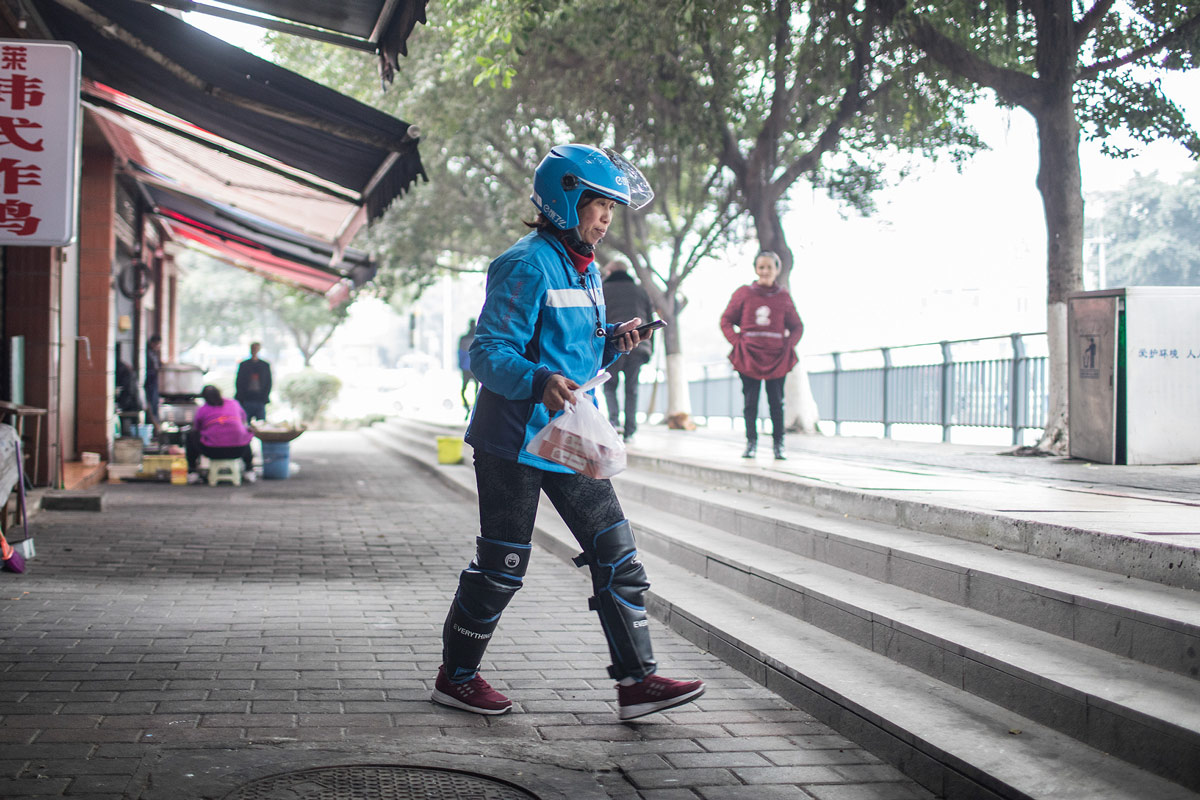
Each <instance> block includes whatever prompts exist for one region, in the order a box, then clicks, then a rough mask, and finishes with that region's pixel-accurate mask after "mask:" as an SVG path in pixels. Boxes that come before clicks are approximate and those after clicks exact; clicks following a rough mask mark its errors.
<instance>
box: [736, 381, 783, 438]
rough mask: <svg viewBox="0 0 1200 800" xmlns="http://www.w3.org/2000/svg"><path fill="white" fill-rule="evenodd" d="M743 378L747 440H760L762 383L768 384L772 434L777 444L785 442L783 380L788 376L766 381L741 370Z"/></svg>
mask: <svg viewBox="0 0 1200 800" xmlns="http://www.w3.org/2000/svg"><path fill="white" fill-rule="evenodd" d="M738 375H739V376H740V377H741V379H742V399H743V400H744V401H745V404H746V405H745V409H744V411H743V413H744V415H745V417H746V441H747V442H757V441H758V392H759V386H760V384H764V383H765V384H766V385H767V408H769V409H770V411H771V434H772V436H773V438H774V440H775V443H776V444H782V442H783V382H784V381H785V380H786V378H772V379H771V380H769V381H764V380H761V379H759V378H748V377H746V376H745V375H742V374H741V373H740V372H739V373H738Z"/></svg>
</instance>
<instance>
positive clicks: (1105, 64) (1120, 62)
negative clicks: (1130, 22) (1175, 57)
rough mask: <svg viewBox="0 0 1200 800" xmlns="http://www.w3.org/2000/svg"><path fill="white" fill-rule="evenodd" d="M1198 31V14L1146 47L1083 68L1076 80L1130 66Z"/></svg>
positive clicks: (1089, 78)
mask: <svg viewBox="0 0 1200 800" xmlns="http://www.w3.org/2000/svg"><path fill="white" fill-rule="evenodd" d="M1197 30H1200V13H1198V14H1196V15H1195V16H1193V17H1192V18H1191V19H1189V20H1187V21H1186V22H1184V23H1183V24H1182V25H1180V26H1179V27H1177V28H1174V29H1172V30H1169V31H1167V32H1166V33H1164V34H1163V35H1162V36H1160V37H1158V38H1157V39H1155V40H1154V41H1153V42H1150V43H1149V44H1147V45H1143V46H1142V47H1139V48H1136V49H1135V50H1131V51H1130V52H1128V53H1126V54H1125V55H1123V56H1116V57H1114V58H1109V59H1106V60H1104V61H1097V62H1096V63H1095V64H1092V65H1091V66H1087V67H1084V68H1082V69H1080V70H1079V73H1078V77H1077V78H1076V80H1081V81H1087V80H1092V79H1093V78H1095V77H1097V76H1098V75H1099V74H1100V73H1101V72H1109V71H1110V70H1114V69H1117V68H1119V67H1123V66H1125V65H1126V64H1132V63H1133V62H1135V61H1138V60H1139V59H1142V58H1145V57H1146V56H1148V55H1151V54H1152V53H1156V52H1158V51H1159V50H1164V49H1166V48H1168V47H1170V46H1171V44H1172V43H1174V42H1175V40H1176V39H1183V38H1185V37H1187V36H1190V35H1191V34H1192V33H1194V32H1196V31H1197Z"/></svg>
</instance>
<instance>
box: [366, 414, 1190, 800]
mask: <svg viewBox="0 0 1200 800" xmlns="http://www.w3.org/2000/svg"><path fill="white" fill-rule="evenodd" d="M429 434H430V431H429V430H428V429H422V428H420V427H414V426H412V425H410V424H408V423H389V424H387V425H383V426H376V428H374V429H372V430H371V431H370V432H369V433H368V435H369V436H370V437H371V438H372V439H373V440H374V441H376V442H377V443H378V444H380V445H381V446H384V447H387V448H389V449H391V450H393V451H395V452H397V453H399V454H402V455H404V456H405V457H408V458H411V459H414V460H416V461H418V462H419V463H421V464H423V465H425V466H427V467H428V468H430V469H432V470H435V471H436V472H437V474H439V475H441V476H442V477H443V479H444V480H446V481H447V482H448V483H449V484H451V485H453V486H456V487H457V488H458V489H460V490H461V491H462V492H463V493H464V494H469V495H473V493H474V479H473V474H472V471H471V470H470V468H469V467H466V466H453V467H439V466H438V465H437V464H436V445H435V438H434V436H431V435H429ZM468 463H469V459H468ZM619 480H620V482H621V484H622V485H621V488H620V492H621V495H622V501H623V504H625V506H626V511H627V514H628V515H629V516H630V518H631V519H632V520H633V521H634V524H635V528H636V529H637V530H638V535H639V540H640V542H641V557H642V558H643V560H644V561H645V562H646V564H647V569H648V571H649V573H650V576H651V580H652V582H653V586H652V588H651V593H650V597H649V598H648V602H649V604H650V606H651V610H652V611H653V612H654V615H655V617H656V618H659V619H662V620H663V621H664V622H666V624H668V625H669V626H670V627H672V628H673V629H675V630H677V631H679V632H680V633H682V634H683V635H685V636H687V637H688V638H690V639H692V640H693V641H695V642H696V643H697V644H699V645H701V646H703V647H706V648H708V649H710V650H711V651H713V652H714V653H715V654H717V655H718V656H720V657H721V658H723V659H724V660H725V661H726V662H728V663H730V664H732V665H734V666H736V667H738V668H739V669H741V670H742V671H743V672H745V673H746V674H748V675H751V676H752V677H754V678H755V679H756V680H758V681H759V682H761V683H763V684H764V685H766V686H768V687H769V688H771V689H773V690H774V691H776V692H778V693H779V694H781V695H782V696H784V697H785V698H787V699H789V700H790V701H792V702H794V703H795V704H796V705H797V706H799V707H801V708H803V709H805V710H806V711H808V712H810V713H812V714H814V716H816V717H818V718H819V719H821V720H822V721H823V722H826V723H827V724H829V725H831V726H832V727H834V728H836V729H837V730H839V731H840V732H842V733H843V734H845V735H847V736H849V737H851V738H853V739H855V740H856V741H859V742H860V743H862V744H863V745H864V746H866V747H868V748H869V749H870V750H871V751H872V752H875V753H876V754H877V755H879V756H881V757H883V758H886V759H888V760H890V761H891V762H892V763H894V764H896V765H898V766H899V767H900V768H901V769H903V770H904V771H905V772H906V773H907V774H909V775H910V776H911V777H913V778H914V779H916V780H918V781H919V782H921V783H922V784H923V785H925V786H926V787H928V788H929V789H930V790H931V791H934V792H937V793H938V794H941V795H944V796H945V797H949V798H958V797H963V798H966V797H970V798H976V797H1005V798H1009V797H1012V798H1017V797H1020V798H1100V799H1102V800H1105V799H1107V798H1113V799H1114V800H1115V799H1116V798H1149V797H1155V798H1159V797H1162V798H1196V797H1197V795H1196V794H1195V793H1194V792H1192V791H1190V790H1189V789H1187V788H1185V787H1184V786H1181V785H1179V784H1178V783H1174V782H1171V781H1168V780H1165V779H1163V778H1162V777H1160V776H1158V775H1154V774H1151V773H1150V772H1148V771H1147V770H1145V769H1141V768H1139V767H1136V766H1132V765H1131V764H1129V763H1127V762H1125V761H1123V760H1121V759H1119V758H1116V757H1114V756H1113V755H1108V754H1105V753H1104V752H1102V751H1101V750H1100V749H1098V748H1096V747H1092V746H1089V745H1088V744H1085V743H1083V742H1082V741H1080V740H1079V739H1076V738H1074V737H1072V736H1069V735H1067V734H1066V733H1063V732H1062V731H1060V730H1057V729H1056V727H1065V728H1068V729H1070V730H1072V731H1073V732H1081V733H1082V735H1083V736H1092V737H1093V738H1096V739H1099V740H1101V742H1103V741H1108V740H1112V741H1115V742H1116V744H1117V745H1118V746H1120V747H1124V748H1125V749H1128V750H1130V751H1131V752H1130V754H1129V755H1130V757H1131V758H1133V759H1134V760H1138V759H1140V760H1141V761H1148V762H1165V764H1166V770H1167V771H1168V773H1169V774H1171V775H1172V777H1173V778H1175V779H1176V780H1178V781H1180V782H1181V783H1185V784H1188V785H1192V786H1194V785H1195V781H1194V777H1195V776H1194V775H1192V774H1190V772H1194V771H1195V770H1196V766H1195V765H1197V764H1200V759H1197V758H1196V757H1195V754H1194V752H1193V750H1194V747H1195V742H1194V737H1195V733H1196V728H1197V720H1196V715H1195V713H1194V709H1195V702H1194V701H1192V700H1191V697H1192V696H1193V695H1194V694H1195V692H1194V689H1195V683H1194V681H1192V680H1190V679H1189V678H1187V677H1184V676H1182V675H1179V674H1171V673H1167V672H1165V671H1162V670H1158V669H1154V668H1152V667H1146V666H1144V665H1141V664H1137V663H1135V662H1133V661H1132V660H1129V659H1119V658H1117V657H1114V656H1112V655H1109V654H1106V653H1102V652H1100V651H1098V650H1096V649H1095V648H1092V647H1089V646H1086V645H1082V644H1079V643H1078V642H1070V641H1067V642H1063V640H1061V639H1059V638H1058V637H1055V636H1051V635H1049V634H1047V633H1044V632H1041V631H1037V630H1030V629H1027V628H1023V627H1022V626H1020V625H1017V624H1015V623H1013V622H1007V621H1004V620H997V619H992V618H989V617H988V616H987V615H986V614H984V613H982V612H980V611H979V610H976V609H972V608H970V607H968V606H967V605H956V604H954V603H953V602H951V601H949V600H945V599H941V598H936V597H926V596H922V595H921V594H919V593H918V592H916V591H914V590H913V589H909V588H904V587H900V586H891V585H888V584H887V583H885V582H884V581H882V580H879V579H877V578H873V577H871V576H870V575H867V574H865V572H866V571H864V572H856V571H843V570H842V569H841V568H839V569H834V568H833V567H831V566H829V565H827V564H821V563H817V562H815V561H814V560H813V559H812V558H809V557H808V556H804V555H801V554H799V553H796V552H794V549H795V548H793V549H789V550H785V549H783V548H781V547H778V546H777V545H778V544H779V540H783V541H785V542H789V541H792V540H798V539H799V538H801V537H799V536H798V535H797V534H796V533H795V532H794V531H792V530H787V529H784V530H783V531H782V532H781V531H779V530H776V532H775V533H774V534H767V533H764V532H763V530H758V531H753V530H749V529H751V528H755V527H756V526H757V523H754V524H752V523H751V522H750V520H751V519H752V518H753V517H754V516H755V515H758V516H760V517H761V516H766V517H768V518H769V517H770V516H772V515H773V513H774V510H775V509H774V506H775V505H776V504H777V503H778V501H777V500H774V499H769V498H762V497H752V496H749V495H748V494H746V493H743V496H742V497H741V500H742V503H743V506H742V507H741V508H736V507H735V508H732V509H731V508H730V505H729V504H728V503H726V502H704V501H703V500H702V499H701V498H698V497H695V496H692V497H690V498H689V497H688V495H689V494H690V493H695V492H697V491H699V492H702V493H703V494H705V495H706V496H707V495H713V494H716V493H717V491H718V490H715V489H713V488H711V487H695V486H691V487H689V486H688V482H686V481H685V482H681V481H672V480H667V479H664V478H663V477H662V476H655V475H653V474H647V473H643V472H640V471H638V470H630V471H629V472H627V473H625V474H624V475H623V476H622V477H621V478H620V479H619ZM638 484H640V485H642V486H644V487H645V489H644V491H640V490H635V489H634V486H635V485H638ZM735 494H736V493H735ZM713 499H716V498H713ZM735 499H736V498H735ZM723 500H728V498H723ZM681 503H691V504H692V505H693V506H694V508H695V509H698V511H696V513H687V514H684V513H680V511H679V510H678V507H677V506H678V505H679V504H681ZM733 505H734V506H736V505H737V504H736V503H735V504H733ZM764 505H767V506H771V508H763V506H764ZM792 510H794V509H792ZM823 517H824V519H821V520H811V519H810V520H808V521H807V523H806V524H807V525H808V528H810V529H811V532H810V533H808V534H805V535H806V536H808V537H809V538H810V539H812V540H813V541H814V542H816V541H820V540H821V539H822V537H823V540H824V542H825V544H823V545H820V546H819V547H816V546H814V549H826V550H834V551H843V552H844V554H849V555H844V556H843V558H848V559H849V560H850V561H854V560H855V559H854V558H852V557H850V556H853V555H855V554H856V553H857V555H858V558H860V559H861V558H863V556H864V555H869V554H872V553H878V552H887V551H888V548H891V549H896V547H897V545H898V544H900V542H898V541H897V540H896V539H895V537H898V536H901V535H903V536H907V537H909V538H910V539H912V538H913V537H919V536H920V535H919V534H916V533H915V532H912V531H906V532H897V531H888V530H881V531H875V534H876V535H878V536H885V535H891V536H893V540H892V541H890V542H881V541H880V540H879V539H875V540H871V541H867V542H866V543H862V544H857V545H855V544H853V541H852V540H853V537H852V535H851V534H850V533H848V532H847V531H846V530H845V529H837V530H835V531H834V532H833V533H829V532H828V531H826V532H825V533H821V531H822V530H824V529H827V528H830V527H833V528H836V527H837V526H836V525H832V526H831V525H830V524H828V523H831V522H832V523H837V522H839V520H840V521H841V522H842V523H843V525H848V524H849V522H848V521H847V520H845V519H842V518H840V517H836V516H833V515H829V514H825V515H823ZM715 518H719V519H720V521H721V524H716V525H712V524H709V523H710V522H712V521H713V520H714V519H715ZM701 520H703V521H701ZM818 522H819V523H820V524H816V523H818ZM743 528H745V529H747V530H743ZM731 530H733V531H736V532H737V534H736V535H735V534H734V533H731V532H730V531H731ZM772 537H774V538H775V540H774V541H770V542H764V541H758V540H757V539H760V538H761V539H765V540H769V539H772ZM830 537H833V538H830ZM537 541H538V544H539V545H540V546H542V547H544V548H546V549H549V550H550V551H551V552H553V553H555V554H556V555H557V556H559V557H560V558H563V559H570V558H571V557H572V556H574V555H575V554H576V553H577V550H578V548H577V545H576V543H575V542H574V539H573V537H572V536H571V534H570V533H569V532H568V531H567V530H566V529H565V526H563V525H562V523H561V521H560V520H559V519H558V516H557V514H556V513H555V512H554V510H553V509H552V508H551V507H550V506H549V505H548V504H547V505H546V507H545V509H544V511H543V513H541V514H539V519H538V532H537ZM954 544H959V545H961V544H962V543H961V542H958V543H954ZM885 545H886V546H885ZM806 546H807V545H805V546H801V547H800V549H803V547H806ZM909 549H910V550H912V551H913V552H914V553H919V554H921V555H922V557H923V558H930V557H931V556H929V555H928V553H929V551H930V550H934V549H936V548H933V547H931V546H930V545H928V544H927V545H926V546H925V549H924V552H922V551H921V550H920V548H918V547H916V544H915V543H910V545H909ZM900 552H902V553H904V552H905V551H904V550H903V548H901V550H900ZM937 555H938V557H937V559H934V560H935V561H936V560H942V561H946V559H945V558H944V557H943V556H942V554H941V553H940V551H939V552H938V554H937ZM1010 555H1011V554H1010ZM873 558H875V559H876V560H878V556H877V555H876V556H873ZM893 558H899V559H900V560H899V561H895V562H894V563H893V564H892V566H891V567H890V569H891V571H893V572H896V571H897V570H896V566H897V565H903V564H902V562H904V561H905V560H908V559H911V558H912V555H910V554H907V553H906V554H904V555H902V556H896V557H893ZM865 560H871V559H870V558H868V559H865ZM918 560H919V559H918ZM1030 560H1033V561H1036V559H1030ZM688 565H690V566H691V567H692V569H693V570H694V571H689V570H688V569H687V568H686V566H688ZM939 568H940V569H947V568H946V567H939ZM867 571H869V570H867ZM950 571H951V572H954V570H950ZM958 572H960V573H962V574H964V575H966V576H968V577H970V576H971V574H972V573H971V570H970V568H959V569H958ZM813 623H816V624H813ZM839 634H841V635H839ZM1063 644H1065V645H1067V646H1069V648H1068V649H1064V647H1063V646H1062V645H1063ZM1114 661H1115V662H1117V663H1119V664H1120V666H1121V667H1122V668H1121V669H1118V668H1116V667H1113V666H1112V663H1113V662H1114ZM1077 673H1079V674H1077ZM935 674H936V675H937V677H934V675H935ZM1148 676H1152V678H1153V679H1152V680H1151V679H1150V677H1148ZM1164 681H1165V682H1164ZM1109 682H1111V683H1114V684H1116V685H1119V686H1120V687H1122V688H1123V689H1124V690H1125V691H1124V692H1123V693H1119V694H1117V696H1112V695H1108V694H1106V693H1105V690H1106V686H1105V684H1106V683H1109ZM1144 684H1152V685H1153V691H1151V692H1149V694H1147V693H1146V692H1145V691H1144V686H1143V685H1144ZM968 689H969V690H971V691H968ZM976 691H978V692H980V694H982V695H983V696H979V695H977V694H975V693H974V692H976ZM993 701H999V702H993ZM1039 703H1042V704H1044V707H1039ZM1006 704H1011V705H1013V706H1016V707H1018V708H1020V709H1021V710H1022V711H1026V712H1028V714H1029V716H1026V714H1024V713H1020V712H1018V711H1016V710H1014V709H1013V708H1009V707H1006ZM1164 707H1166V708H1167V709H1171V708H1174V709H1176V711H1177V713H1174V714H1172V713H1170V711H1169V710H1168V711H1166V713H1164ZM1180 709H1182V710H1183V711H1182V713H1178V712H1179V710H1180ZM1042 721H1045V722H1048V723H1050V724H1042ZM1093 723H1094V724H1093ZM1114 730H1117V731H1120V738H1121V740H1120V741H1117V740H1116V739H1114V738H1113V737H1112V736H1111V734H1112V732H1113V731H1114ZM1125 739H1129V740H1132V745H1130V746H1126V744H1125ZM1151 751H1158V752H1160V754H1162V755H1155V754H1154V753H1153V752H1151ZM1139 763H1141V762H1139ZM1160 766H1162V765H1161V764H1160Z"/></svg>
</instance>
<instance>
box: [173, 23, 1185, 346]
mask: <svg viewBox="0 0 1200 800" xmlns="http://www.w3.org/2000/svg"><path fill="white" fill-rule="evenodd" d="M185 17H186V18H187V19H188V21H189V22H192V23H193V24H198V25H199V26H200V27H203V28H204V29H206V30H208V31H209V32H211V33H214V34H215V35H218V36H221V37H222V38H224V39H226V40H227V41H230V42H232V43H234V44H237V45H239V46H241V47H244V48H246V49H249V50H251V51H258V50H259V48H260V46H261V45H258V44H257V43H259V42H260V41H261V31H260V30H259V29H257V28H253V27H250V26H244V25H239V24H238V23H233V22H228V21H225V20H220V19H218V18H215V17H208V16H206V15H201V14H187V15H185ZM1163 85H1164V90H1165V91H1166V93H1167V94H1168V95H1169V96H1170V97H1172V98H1173V99H1174V100H1175V101H1176V102H1177V103H1179V104H1180V105H1181V106H1182V107H1183V108H1184V110H1185V113H1186V114H1187V116H1188V117H1189V118H1190V119H1193V120H1196V119H1200V71H1196V72H1194V73H1192V74H1191V75H1174V76H1169V77H1167V78H1165V79H1164V81H1163ZM976 124H977V126H978V127H979V129H980V132H981V134H982V135H983V138H984V140H985V141H986V142H987V143H988V145H989V146H990V147H991V150H990V151H987V152H983V153H980V154H978V155H976V156H975V157H973V158H972V159H971V160H970V161H968V162H967V164H966V165H965V166H964V167H963V169H962V171H961V173H960V172H958V171H956V169H955V168H954V167H953V166H952V165H951V164H949V163H948V162H947V163H937V164H928V163H927V164H924V165H923V166H922V167H921V168H919V169H917V170H916V171H914V173H913V174H912V175H911V176H910V177H909V178H907V179H906V180H905V181H904V182H903V183H902V184H901V185H898V186H895V187H893V188H891V189H889V190H886V191H884V192H882V193H880V194H879V195H878V196H877V204H878V211H877V213H876V214H874V215H873V216H871V217H869V218H863V217H861V216H858V215H857V214H855V213H853V212H849V211H846V210H843V209H839V208H838V207H837V206H836V205H835V204H834V203H832V202H831V201H829V200H828V199H826V198H825V197H823V196H821V195H815V194H811V193H804V192H797V193H796V194H795V195H794V196H793V198H792V209H791V212H790V214H789V215H788V217H787V219H786V222H785V227H786V230H787V233H788V241H789V244H790V246H791V247H792V249H793V251H794V253H795V256H796V270H795V272H794V273H793V277H792V281H791V287H792V294H793V297H794V298H795V301H796V305H797V308H798V309H799V311H800V314H801V317H802V318H803V319H804V321H805V337H804V341H803V342H802V344H801V348H802V350H803V351H804V352H806V353H809V354H815V353H826V352H830V351H833V350H840V351H845V350H851V349H857V348H869V347H878V346H883V345H893V346H894V345H901V344H913V343H921V342H935V341H939V340H942V339H965V338H973V337H982V336H1003V335H1007V334H1009V333H1014V332H1022V333H1027V332H1035V331H1042V330H1045V298H1046V256H1045V222H1044V218H1043V216H1042V208H1041V196H1040V195H1039V194H1038V192H1037V189H1036V187H1035V184H1034V181H1035V179H1036V176H1037V140H1036V131H1035V128H1034V125H1033V121H1032V119H1031V118H1030V117H1029V115H1028V114H1026V113H1025V112H1024V111H1019V110H1018V111H1006V110H1000V109H997V108H994V107H987V106H982V107H980V108H979V109H978V111H977V113H976ZM1081 161H1082V167H1083V180H1084V195H1085V198H1086V197H1087V196H1088V195H1089V194H1091V193H1094V192H1100V191H1109V190H1112V189H1115V188H1118V187H1119V186H1121V185H1122V184H1123V183H1125V182H1126V181H1127V180H1129V179H1130V178H1131V177H1133V176H1134V175H1135V174H1136V173H1142V174H1146V173H1149V172H1154V171H1157V172H1158V173H1159V174H1160V175H1162V176H1163V177H1170V178H1174V177H1177V176H1178V175H1180V174H1182V173H1183V172H1185V171H1187V170H1189V169H1191V168H1193V167H1194V166H1195V164H1194V162H1191V161H1190V160H1188V159H1187V157H1186V153H1185V151H1184V150H1183V148H1182V147H1181V146H1179V145H1174V144H1167V143H1159V144H1156V145H1153V146H1150V147H1143V148H1140V150H1139V155H1138V156H1137V157H1136V158H1133V159H1129V160H1114V159H1110V158H1107V157H1105V156H1103V155H1102V154H1101V153H1100V150H1099V147H1098V146H1096V145H1094V144H1091V143H1086V142H1085V143H1084V144H1083V149H1082V153H1081ZM756 250H757V248H756V247H755V243H752V242H751V243H747V245H746V247H745V248H744V250H743V252H741V253H739V254H731V256H730V258H729V259H728V260H727V262H725V263H714V264H709V265H705V266H703V267H701V268H700V270H699V271H698V273H697V274H695V275H694V276H693V277H692V278H690V279H689V283H688V284H686V285H685V287H684V291H685V293H686V294H687V295H688V297H689V300H690V302H689V306H688V308H687V311H686V312H685V314H684V319H683V320H681V325H682V326H683V328H684V329H685V330H686V335H685V336H684V338H683V341H685V342H687V348H688V356H689V361H691V362H693V363H704V362H706V361H714V362H715V361H722V360H723V359H724V357H725V353H726V352H727V351H728V345H727V344H726V343H725V341H724V339H723V338H722V336H721V334H720V331H719V330H718V328H717V324H716V320H717V319H718V318H719V316H720V314H721V311H722V310H723V309H724V307H725V303H726V302H727V300H728V298H729V295H730V293H732V291H733V290H734V289H735V288H736V287H737V286H739V285H741V284H743V283H749V282H750V281H751V280H753V278H754V275H753V269H752V266H751V263H752V259H753V255H754V253H755V252H756ZM474 310H475V309H473V308H472V309H470V310H469V311H468V310H467V309H464V310H463V312H462V316H463V320H462V322H464V323H465V320H466V317H468V316H472V315H473V313H474ZM452 327H453V328H454V330H458V328H460V327H462V325H459V324H458V322H457V321H456V322H455V324H454V325H453V326H452Z"/></svg>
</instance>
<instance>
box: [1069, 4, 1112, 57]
mask: <svg viewBox="0 0 1200 800" xmlns="http://www.w3.org/2000/svg"><path fill="white" fill-rule="evenodd" d="M1116 2H1117V0H1097V3H1096V5H1094V6H1092V7H1091V8H1089V9H1088V10H1087V13H1085V14H1084V15H1083V16H1082V17H1080V18H1079V21H1078V22H1076V23H1075V42H1074V47H1075V50H1077V51H1078V50H1079V45H1081V44H1083V41H1084V40H1085V39H1087V37H1088V36H1089V35H1090V34H1091V32H1092V31H1094V30H1096V26H1098V25H1099V24H1100V21H1101V20H1103V19H1104V15H1105V14H1107V13H1108V12H1109V11H1110V10H1112V7H1113V4H1114V3H1116Z"/></svg>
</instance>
